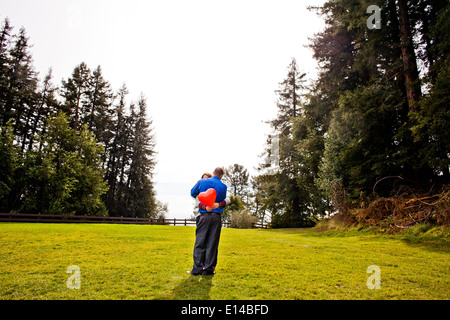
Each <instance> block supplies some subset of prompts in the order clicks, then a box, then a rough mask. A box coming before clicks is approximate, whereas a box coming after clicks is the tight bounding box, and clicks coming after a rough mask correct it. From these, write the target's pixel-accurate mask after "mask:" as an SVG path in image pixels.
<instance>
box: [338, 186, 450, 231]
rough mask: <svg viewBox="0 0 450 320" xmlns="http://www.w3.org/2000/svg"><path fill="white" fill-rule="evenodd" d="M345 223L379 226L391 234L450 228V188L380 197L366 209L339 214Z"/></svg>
mask: <svg viewBox="0 0 450 320" xmlns="http://www.w3.org/2000/svg"><path fill="white" fill-rule="evenodd" d="M336 218H337V219H338V220H340V221H341V222H343V223H345V224H360V225H363V226H379V227H382V228H389V229H390V230H391V231H394V232H395V231H399V230H403V229H408V228H410V227H412V226H414V225H416V224H430V225H443V226H448V225H450V186H447V187H446V188H444V189H443V190H442V192H440V193H438V194H434V195H431V196H430V195H427V196H423V195H422V196H420V195H415V196H411V195H409V196H408V197H405V196H396V197H378V198H376V199H375V200H373V201H371V202H369V203H368V204H367V205H366V206H364V207H362V208H356V209H349V210H348V211H347V212H345V213H343V212H341V213H338V214H337V215H336Z"/></svg>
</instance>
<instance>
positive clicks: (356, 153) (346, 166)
mask: <svg viewBox="0 0 450 320" xmlns="http://www.w3.org/2000/svg"><path fill="white" fill-rule="evenodd" d="M369 5H376V6H378V8H380V18H381V19H380V26H381V27H380V28H379V29H376V28H368V24H367V20H368V18H369V14H367V12H366V9H367V7H368V6H369ZM309 9H310V10H311V12H316V13H317V14H319V15H320V16H321V17H322V18H323V19H324V21H325V29H324V30H323V31H321V32H319V33H318V34H315V35H314V36H313V37H312V38H311V39H310V44H309V47H310V48H311V49H312V51H313V54H314V58H315V59H316V60H317V63H318V66H319V73H318V78H317V80H315V81H314V82H313V83H312V84H307V83H306V74H305V73H303V72H301V71H300V69H299V66H298V64H297V62H296V60H295V59H292V61H291V63H290V65H289V66H288V72H287V77H286V78H285V79H284V81H282V82H280V86H279V89H278V90H276V93H277V96H278V100H277V109H278V115H277V117H276V118H275V119H272V120H270V121H268V123H269V124H270V126H271V128H272V129H273V130H274V131H275V132H276V133H277V134H276V135H272V136H270V137H269V138H268V140H267V149H266V150H265V151H264V153H263V155H264V156H265V157H267V156H270V157H274V156H276V157H277V158H278V163H279V167H278V168H276V169H277V170H276V171H275V172H270V173H267V167H270V164H269V162H267V161H263V162H262V163H261V164H260V165H259V167H258V170H259V174H258V175H256V176H255V177H252V178H251V181H250V187H251V188H250V191H249V192H250V194H251V197H250V198H249V199H250V201H249V202H248V203H246V206H247V207H248V208H250V209H251V211H252V213H253V214H254V215H256V216H258V217H260V218H264V217H269V219H270V220H271V224H272V226H273V227H300V226H310V225H312V224H314V221H315V218H317V217H324V216H328V215H330V214H332V213H333V214H334V213H337V214H338V215H337V216H338V217H339V215H340V216H346V215H349V214H350V212H351V210H352V209H358V208H367V207H368V206H369V205H370V203H372V202H374V201H375V200H376V199H379V198H381V197H393V196H395V197H411V196H413V195H414V194H433V193H434V192H442V190H446V189H445V188H446V186H447V188H448V183H449V178H450V172H449V166H450V156H449V155H450V135H449V130H448V128H449V127H450V109H449V106H450V101H449V92H448V88H449V87H450V86H449V79H450V73H449V72H450V59H449V41H448V39H447V37H448V31H449V30H450V25H449V23H450V16H449V14H450V11H449V9H450V5H449V3H448V1H445V0H435V1H431V0H410V1H407V0H375V1H373V0H371V1H364V0H361V1H357V0H340V1H326V2H325V3H324V4H323V5H322V6H320V7H312V8H309ZM275 138H276V139H277V143H279V148H278V149H277V154H276V155H274V154H271V153H273V148H272V145H273V142H274V139H275ZM241 171H242V170H241ZM247 184H249V183H247ZM447 194H448V193H447ZM447 198H448V197H447ZM447 201H448V200H447ZM443 206H444V207H447V209H446V210H447V211H445V210H444V211H445V212H447V213H445V212H444V215H445V214H446V215H448V202H447V204H443ZM382 209H383V208H382ZM416 209H417V210H418V208H417V207H416ZM383 210H384V209H383ZM412 210H414V208H413V209H412ZM417 210H416V211H417ZM388 211H389V210H388ZM390 214H392V210H391V213H390ZM428 216H429V217H428V221H431V220H433V218H430V217H433V215H428ZM436 221H448V218H446V219H440V218H436V219H435V221H431V222H436Z"/></svg>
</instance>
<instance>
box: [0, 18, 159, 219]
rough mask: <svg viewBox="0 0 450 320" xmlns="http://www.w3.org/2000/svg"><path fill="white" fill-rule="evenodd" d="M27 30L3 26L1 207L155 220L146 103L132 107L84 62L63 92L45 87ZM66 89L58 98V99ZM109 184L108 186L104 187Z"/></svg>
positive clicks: (123, 94)
mask: <svg viewBox="0 0 450 320" xmlns="http://www.w3.org/2000/svg"><path fill="white" fill-rule="evenodd" d="M28 40H29V39H28V37H27V36H26V32H25V29H23V28H21V29H20V31H19V33H18V34H16V35H15V34H13V27H12V26H11V25H10V23H9V20H8V19H5V20H4V22H3V24H2V26H1V29H0V127H2V134H1V137H0V139H1V140H0V149H1V150H0V152H1V153H0V157H1V160H4V161H3V162H2V165H0V177H1V178H2V179H1V182H0V200H1V203H0V209H1V210H2V211H22V212H23V211H25V212H33V211H36V212H43V213H44V212H45V213H55V214H56V213H57V214H62V213H64V214H90V215H105V214H108V213H109V214H110V215H121V216H133V217H135V216H136V217H149V216H150V217H151V216H153V215H155V214H156V199H155V192H154V190H153V183H152V177H153V170H154V166H155V162H156V160H155V151H154V149H155V140H154V136H153V133H152V130H153V129H152V128H151V124H152V121H151V120H149V119H148V118H147V116H148V115H147V102H146V99H145V98H144V97H143V96H141V97H139V99H138V102H137V106H136V104H134V103H132V104H131V105H130V106H127V104H126V95H127V93H128V92H127V89H126V86H125V85H123V86H122V87H121V88H120V90H119V92H118V94H117V96H118V97H119V98H120V99H119V101H118V103H115V99H116V94H114V92H113V90H112V89H111V85H110V84H109V82H108V81H107V80H106V79H104V77H103V74H102V69H101V67H100V66H98V67H97V68H96V69H95V70H93V71H92V70H91V69H90V68H89V67H88V66H87V64H86V63H84V62H82V63H81V64H79V65H77V66H76V67H75V69H74V70H73V72H72V74H71V76H70V77H69V78H68V79H66V80H63V81H62V84H61V87H60V88H58V87H56V86H55V85H54V84H53V83H52V70H51V69H49V72H48V73H47V75H46V76H45V77H44V79H43V81H42V82H40V81H39V79H38V77H37V73H36V72H35V71H34V67H33V65H32V56H31V54H30V52H29V47H30V46H29V44H28ZM58 92H59V95H58ZM103 181H105V182H103Z"/></svg>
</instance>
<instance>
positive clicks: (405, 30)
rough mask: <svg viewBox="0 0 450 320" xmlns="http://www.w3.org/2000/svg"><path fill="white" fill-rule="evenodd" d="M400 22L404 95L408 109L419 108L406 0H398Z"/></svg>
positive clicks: (417, 77)
mask: <svg viewBox="0 0 450 320" xmlns="http://www.w3.org/2000/svg"><path fill="white" fill-rule="evenodd" d="M397 3H398V14H399V23H400V38H401V41H402V59H403V71H404V74H405V86H406V97H407V98H408V106H409V111H410V112H414V111H418V110H419V105H418V101H419V99H420V96H421V90H420V84H419V73H418V71H417V62H416V55H415V53H414V46H413V41H412V34H411V28H410V25H409V19H408V7H407V0H398V2H397Z"/></svg>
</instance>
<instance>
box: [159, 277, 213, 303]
mask: <svg viewBox="0 0 450 320" xmlns="http://www.w3.org/2000/svg"><path fill="white" fill-rule="evenodd" d="M212 279H213V276H193V275H189V276H188V277H187V278H186V279H184V280H183V281H181V282H180V283H179V284H177V285H176V287H175V288H173V289H172V291H171V292H170V293H169V294H167V295H165V296H161V297H158V298H156V299H157V300H209V299H210V296H209V294H210V291H211V288H212V285H213V284H212Z"/></svg>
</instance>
